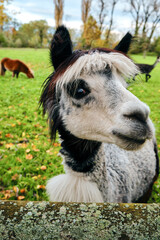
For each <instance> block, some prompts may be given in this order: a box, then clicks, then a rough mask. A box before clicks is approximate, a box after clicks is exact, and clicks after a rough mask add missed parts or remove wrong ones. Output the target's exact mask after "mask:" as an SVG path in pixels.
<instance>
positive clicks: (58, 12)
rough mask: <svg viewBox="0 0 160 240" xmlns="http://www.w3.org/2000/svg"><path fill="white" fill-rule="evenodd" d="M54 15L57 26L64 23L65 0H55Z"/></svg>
mask: <svg viewBox="0 0 160 240" xmlns="http://www.w3.org/2000/svg"><path fill="white" fill-rule="evenodd" d="M54 5H55V9H54V17H55V25H56V28H57V27H58V26H59V25H61V24H62V18H63V8H64V0H54Z"/></svg>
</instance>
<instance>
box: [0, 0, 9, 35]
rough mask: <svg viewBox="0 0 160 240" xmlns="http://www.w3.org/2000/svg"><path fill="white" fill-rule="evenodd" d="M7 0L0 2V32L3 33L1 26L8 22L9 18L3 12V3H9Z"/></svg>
mask: <svg viewBox="0 0 160 240" xmlns="http://www.w3.org/2000/svg"><path fill="white" fill-rule="evenodd" d="M9 2H10V1H9V0H0V30H1V31H3V26H4V24H5V23H8V21H9V20H10V17H9V16H8V14H7V13H6V12H5V11H6V8H5V3H9Z"/></svg>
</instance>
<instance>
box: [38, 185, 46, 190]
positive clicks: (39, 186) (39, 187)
mask: <svg viewBox="0 0 160 240" xmlns="http://www.w3.org/2000/svg"><path fill="white" fill-rule="evenodd" d="M45 188H46V187H45V185H37V189H45Z"/></svg>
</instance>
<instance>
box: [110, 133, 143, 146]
mask: <svg viewBox="0 0 160 240" xmlns="http://www.w3.org/2000/svg"><path fill="white" fill-rule="evenodd" d="M113 134H114V135H115V136H116V137H118V138H119V139H121V140H122V141H124V142H128V143H133V144H138V145H142V144H144V143H145V141H146V139H147V138H145V139H144V138H143V139H138V138H133V137H128V136H126V135H123V134H121V133H119V132H116V131H113Z"/></svg>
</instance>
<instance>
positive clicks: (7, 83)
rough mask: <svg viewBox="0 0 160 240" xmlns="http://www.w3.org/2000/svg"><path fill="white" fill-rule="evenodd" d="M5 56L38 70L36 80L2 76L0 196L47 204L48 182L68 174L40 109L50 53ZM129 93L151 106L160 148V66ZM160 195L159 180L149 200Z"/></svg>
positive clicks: (18, 52) (9, 51)
mask: <svg viewBox="0 0 160 240" xmlns="http://www.w3.org/2000/svg"><path fill="white" fill-rule="evenodd" d="M3 57H10V58H13V59H15V58H19V59H21V60H22V61H24V62H25V63H26V64H27V65H28V66H29V67H30V68H31V69H32V70H33V71H34V75H35V78H34V79H28V78H27V76H26V75H24V74H23V73H20V75H19V78H18V79H16V78H12V73H11V72H6V75H5V76H4V77H2V76H0V90H1V93H0V104H1V105H0V198H1V199H18V200H23V199H24V200H47V196H46V193H45V185H46V181H47V180H48V179H49V178H51V177H52V176H54V175H58V174H59V173H62V172H63V166H62V159H61V158H60V157H59V156H58V151H59V149H60V144H59V142H58V140H57V141H56V142H55V143H52V142H51V141H50V138H49V134H48V128H47V118H46V117H45V118H43V117H42V110H41V109H39V108H38V102H39V96H40V93H41V85H42V83H43V81H44V80H45V79H46V77H47V76H48V75H49V74H50V73H51V72H52V67H51V66H50V63H49V54H48V50H44V49H0V59H1V58H3ZM132 57H133V59H134V60H135V61H136V62H145V63H150V64H152V63H153V62H154V61H155V57H147V58H146V59H143V58H142V57H141V56H132ZM129 90H130V91H131V92H133V93H134V94H135V95H136V96H137V97H139V98H140V99H141V100H142V101H144V102H146V103H147V104H148V105H149V106H150V109H151V119H152V121H153V122H154V125H155V128H156V135H157V142H158V148H159V150H160V64H159V65H158V66H157V67H156V68H155V69H154V70H153V72H152V78H151V79H150V80H149V82H148V83H146V82H145V80H144V77H142V78H139V77H138V78H137V81H136V82H133V83H131V85H130V86H129ZM159 193H160V180H158V181H156V183H155V185H154V192H153V194H152V197H151V199H150V202H160V195H159Z"/></svg>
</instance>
